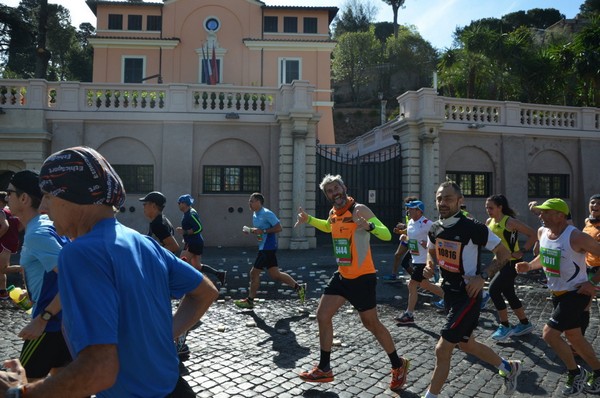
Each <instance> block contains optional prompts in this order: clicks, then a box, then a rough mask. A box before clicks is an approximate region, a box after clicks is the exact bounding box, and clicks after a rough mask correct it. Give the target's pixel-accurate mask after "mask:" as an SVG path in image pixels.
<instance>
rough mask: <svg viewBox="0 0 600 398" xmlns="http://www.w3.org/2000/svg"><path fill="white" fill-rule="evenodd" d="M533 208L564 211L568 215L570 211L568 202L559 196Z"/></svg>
mask: <svg viewBox="0 0 600 398" xmlns="http://www.w3.org/2000/svg"><path fill="white" fill-rule="evenodd" d="M533 208H534V209H538V210H556V211H560V212H561V213H564V214H565V215H567V216H568V215H569V213H570V211H569V205H568V204H567V202H565V201H564V200H562V199H559V198H552V199H548V200H547V201H545V202H544V203H542V204H541V205H539V206H533Z"/></svg>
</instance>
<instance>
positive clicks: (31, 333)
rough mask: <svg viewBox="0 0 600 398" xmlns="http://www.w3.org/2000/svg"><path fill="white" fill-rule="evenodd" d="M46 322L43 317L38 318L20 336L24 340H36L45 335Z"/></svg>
mask: <svg viewBox="0 0 600 398" xmlns="http://www.w3.org/2000/svg"><path fill="white" fill-rule="evenodd" d="M44 329H46V321H44V320H43V319H42V317H41V316H39V315H38V316H36V317H35V318H33V319H32V320H31V322H29V323H28V324H27V326H25V327H24V328H23V329H22V330H21V331H20V332H19V334H18V336H19V337H20V338H22V339H23V340H35V339H37V338H38V337H40V336H41V335H42V333H44Z"/></svg>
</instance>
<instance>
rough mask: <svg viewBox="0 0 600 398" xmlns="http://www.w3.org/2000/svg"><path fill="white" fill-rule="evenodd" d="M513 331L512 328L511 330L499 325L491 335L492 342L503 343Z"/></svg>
mask: <svg viewBox="0 0 600 398" xmlns="http://www.w3.org/2000/svg"><path fill="white" fill-rule="evenodd" d="M513 330H514V328H511V327H510V326H508V327H506V326H504V325H500V326H498V329H496V331H495V332H494V334H492V340H496V341H504V340H506V339H508V338H509V337H510V336H512V334H513Z"/></svg>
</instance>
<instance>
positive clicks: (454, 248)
mask: <svg viewBox="0 0 600 398" xmlns="http://www.w3.org/2000/svg"><path fill="white" fill-rule="evenodd" d="M435 246H436V247H435V249H436V250H435V253H436V258H437V261H438V264H439V266H440V267H442V268H443V269H445V270H446V271H449V272H454V273H460V252H461V247H462V244H461V243H460V242H454V241H451V240H445V239H440V238H437V239H436V241H435Z"/></svg>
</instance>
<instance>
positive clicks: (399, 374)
mask: <svg viewBox="0 0 600 398" xmlns="http://www.w3.org/2000/svg"><path fill="white" fill-rule="evenodd" d="M400 359H401V360H402V366H401V367H399V368H397V369H393V368H392V381H391V382H390V390H392V391H393V392H395V393H397V392H399V391H400V389H402V387H403V386H404V383H406V375H407V374H408V369H409V368H410V361H409V360H408V359H404V358H400Z"/></svg>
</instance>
